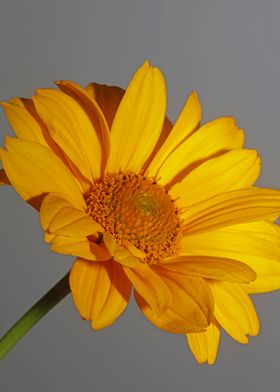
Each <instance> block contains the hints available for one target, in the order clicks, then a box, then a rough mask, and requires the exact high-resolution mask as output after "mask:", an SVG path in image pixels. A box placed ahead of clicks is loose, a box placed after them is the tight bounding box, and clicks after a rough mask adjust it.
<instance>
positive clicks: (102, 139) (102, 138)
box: [56, 80, 110, 175]
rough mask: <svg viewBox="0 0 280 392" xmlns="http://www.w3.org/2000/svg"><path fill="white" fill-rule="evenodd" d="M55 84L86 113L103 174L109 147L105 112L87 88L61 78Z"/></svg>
mask: <svg viewBox="0 0 280 392" xmlns="http://www.w3.org/2000/svg"><path fill="white" fill-rule="evenodd" d="M56 84H57V86H58V87H59V88H60V90H62V91H63V92H64V93H65V94H67V95H69V96H70V97H72V98H73V99H75V100H76V101H77V102H78V103H79V104H80V105H81V107H82V109H83V110H84V111H85V112H86V113H87V115H88V117H89V119H90V121H91V123H92V125H93V128H94V130H95V132H96V134H97V137H98V140H99V143H100V147H101V175H103V174H104V170H105V167H106V164H107V159H108V156H109V149H110V135H109V128H108V125H107V121H106V119H105V117H104V116H105V114H104V113H103V112H102V110H101V108H100V107H99V105H98V103H97V102H96V100H95V99H93V98H92V96H91V95H90V94H89V93H88V92H87V90H85V89H84V88H82V87H81V86H79V85H78V84H76V83H73V82H70V81H68V80H61V81H59V82H56Z"/></svg>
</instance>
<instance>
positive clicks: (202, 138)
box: [156, 117, 244, 187]
mask: <svg viewBox="0 0 280 392" xmlns="http://www.w3.org/2000/svg"><path fill="white" fill-rule="evenodd" d="M243 142H244V133H243V131H242V130H240V129H238V128H237V125H236V123H235V120H234V119H233V118H231V117H224V118H219V119H217V120H214V121H212V122H210V123H208V124H205V125H204V126H203V127H201V128H200V129H199V130H198V131H197V132H195V133H194V134H193V135H191V136H190V137H189V138H188V139H187V140H185V141H184V142H183V143H181V144H180V145H179V146H178V147H177V148H176V149H175V150H174V151H173V152H172V153H171V154H170V155H169V157H168V158H167V159H166V160H165V161H164V163H163V164H162V165H161V167H160V168H159V169H158V171H157V173H156V177H159V178H160V180H159V181H160V182H161V183H162V184H168V187H170V186H171V185H172V184H175V183H176V182H178V181H181V180H182V179H183V178H184V177H186V175H187V173H189V172H190V171H192V170H193V169H194V168H195V167H196V166H198V165H200V164H201V163H202V162H204V161H205V160H207V159H210V158H213V157H215V156H216V155H217V154H221V153H224V152H226V151H229V150H233V149H237V148H241V147H242V145H243Z"/></svg>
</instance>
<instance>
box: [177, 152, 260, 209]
mask: <svg viewBox="0 0 280 392" xmlns="http://www.w3.org/2000/svg"><path fill="white" fill-rule="evenodd" d="M259 170H260V159H259V157H258V155H257V152H256V151H254V150H245V149H240V150H233V151H230V152H227V153H226V154H223V155H221V156H220V157H218V158H213V159H210V160H209V161H207V162H204V163H203V164H202V165H200V166H198V167H197V168H196V169H194V170H193V171H192V172H191V173H190V174H188V175H187V176H186V177H185V179H184V180H183V181H182V182H180V183H177V184H176V185H174V187H172V188H171V190H170V195H171V196H172V198H174V199H178V200H177V204H178V205H180V206H182V207H187V206H190V205H192V204H196V203H199V202H201V201H204V200H206V199H209V198H210V197H213V196H215V195H217V194H219V193H223V192H229V191H231V190H234V189H242V188H249V187H250V186H251V185H252V184H253V183H254V182H255V181H256V179H257V178H258V175H259Z"/></svg>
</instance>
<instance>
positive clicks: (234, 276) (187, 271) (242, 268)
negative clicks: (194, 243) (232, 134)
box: [161, 256, 257, 283]
mask: <svg viewBox="0 0 280 392" xmlns="http://www.w3.org/2000/svg"><path fill="white" fill-rule="evenodd" d="M161 268H164V269H165V270H167V271H173V272H177V273H178V274H183V275H190V276H198V277H202V278H209V279H216V280H225V281H229V282H239V283H246V282H250V281H252V280H255V279H256V277H257V275H256V273H255V272H254V270H252V268H250V267H249V266H247V265H246V264H244V263H241V262H240V261H237V260H232V259H227V258H223V257H211V256H177V257H173V258H169V259H165V260H163V261H162V263H161Z"/></svg>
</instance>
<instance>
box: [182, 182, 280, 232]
mask: <svg viewBox="0 0 280 392" xmlns="http://www.w3.org/2000/svg"><path fill="white" fill-rule="evenodd" d="M276 215H280V191H277V190H273V189H264V188H256V187H252V188H249V189H237V190H234V191H231V192H227V193H222V194H220V195H216V196H213V197H212V198H210V199H208V200H205V201H203V202H201V203H199V204H198V205H196V206H193V207H192V208H190V209H186V210H185V211H184V213H182V218H183V220H184V234H185V235H188V234H194V233H202V232H205V231H209V230H216V229H219V228H221V227H225V226H229V225H230V226H232V225H234V224H240V223H247V222H253V221H258V220H260V219H269V218H273V217H275V216H276Z"/></svg>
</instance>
